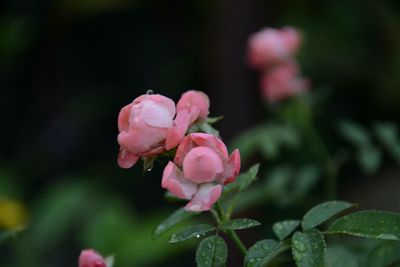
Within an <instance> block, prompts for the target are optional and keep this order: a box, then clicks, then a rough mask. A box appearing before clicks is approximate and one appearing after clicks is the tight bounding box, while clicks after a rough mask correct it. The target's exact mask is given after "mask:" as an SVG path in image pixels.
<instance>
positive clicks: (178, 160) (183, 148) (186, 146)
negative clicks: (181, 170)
mask: <svg viewBox="0 0 400 267" xmlns="http://www.w3.org/2000/svg"><path fill="white" fill-rule="evenodd" d="M193 146H194V143H193V141H192V139H191V137H190V135H187V136H185V137H184V138H183V139H182V141H181V143H180V144H179V146H178V149H177V150H176V154H175V158H174V162H175V164H177V165H178V166H182V165H183V160H184V158H185V156H186V154H187V153H189V151H190V150H191V149H192V148H193Z"/></svg>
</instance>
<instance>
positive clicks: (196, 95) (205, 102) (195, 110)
mask: <svg viewBox="0 0 400 267" xmlns="http://www.w3.org/2000/svg"><path fill="white" fill-rule="evenodd" d="M176 107H177V110H178V111H180V110H184V109H187V110H189V112H190V114H191V117H190V123H193V122H194V121H196V120H197V119H201V120H204V119H205V118H207V116H208V114H209V108H210V100H209V98H208V96H207V95H206V94H205V93H203V92H201V91H196V90H190V91H187V92H185V93H184V94H182V96H181V98H180V99H179V101H178V103H177V105H176Z"/></svg>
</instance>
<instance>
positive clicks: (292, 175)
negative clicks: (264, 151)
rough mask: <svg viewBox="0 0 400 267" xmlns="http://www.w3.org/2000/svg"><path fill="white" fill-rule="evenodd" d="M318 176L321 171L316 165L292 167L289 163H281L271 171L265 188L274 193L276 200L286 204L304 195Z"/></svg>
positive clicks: (283, 204)
mask: <svg viewBox="0 0 400 267" xmlns="http://www.w3.org/2000/svg"><path fill="white" fill-rule="evenodd" d="M318 178H319V171H318V169H317V168H316V167H315V166H312V165H306V166H302V167H299V168H291V167H290V166H288V165H281V166H278V167H276V168H274V169H272V170H271V171H270V172H269V174H268V175H267V178H266V185H265V188H267V190H268V192H269V194H272V195H273V198H274V201H275V202H277V203H278V204H280V205H282V206H286V205H289V204H292V203H294V202H296V201H298V200H299V199H301V198H302V197H304V196H305V195H306V194H307V193H308V192H309V191H310V190H311V188H312V187H313V186H314V185H315V184H316V182H317V181H318Z"/></svg>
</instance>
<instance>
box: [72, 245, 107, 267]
mask: <svg viewBox="0 0 400 267" xmlns="http://www.w3.org/2000/svg"><path fill="white" fill-rule="evenodd" d="M79 267H107V265H106V263H105V261H104V259H103V257H102V256H101V255H99V254H98V253H97V252H96V251H94V250H92V249H87V250H83V251H82V252H81V255H80V256H79Z"/></svg>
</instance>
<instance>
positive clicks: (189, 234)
mask: <svg viewBox="0 0 400 267" xmlns="http://www.w3.org/2000/svg"><path fill="white" fill-rule="evenodd" d="M214 230H215V227H214V226H212V225H209V224H199V225H195V226H191V227H187V228H185V229H183V230H182V231H180V232H179V233H177V234H173V235H172V236H171V237H170V238H169V240H168V243H171V244H174V243H178V242H182V241H185V240H188V239H191V238H200V237H201V236H204V235H205V234H207V233H209V232H212V231H214Z"/></svg>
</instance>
